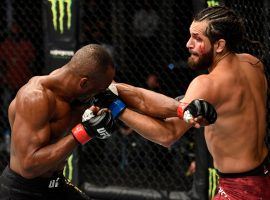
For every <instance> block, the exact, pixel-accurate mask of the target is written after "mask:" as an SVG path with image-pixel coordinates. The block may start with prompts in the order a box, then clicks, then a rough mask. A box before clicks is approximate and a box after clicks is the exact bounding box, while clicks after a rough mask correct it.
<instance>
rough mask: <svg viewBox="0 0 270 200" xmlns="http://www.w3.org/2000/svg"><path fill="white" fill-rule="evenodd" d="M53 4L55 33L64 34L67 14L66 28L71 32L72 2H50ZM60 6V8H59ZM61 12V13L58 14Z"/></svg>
mask: <svg viewBox="0 0 270 200" xmlns="http://www.w3.org/2000/svg"><path fill="white" fill-rule="evenodd" d="M48 1H49V2H51V11H52V18H53V19H52V20H53V27H54V30H55V31H60V33H61V34H63V33H64V17H65V14H67V24H66V28H67V29H68V30H69V29H70V27H71V17H72V13H71V5H72V0H48ZM57 4H58V6H57ZM58 12H59V13H58Z"/></svg>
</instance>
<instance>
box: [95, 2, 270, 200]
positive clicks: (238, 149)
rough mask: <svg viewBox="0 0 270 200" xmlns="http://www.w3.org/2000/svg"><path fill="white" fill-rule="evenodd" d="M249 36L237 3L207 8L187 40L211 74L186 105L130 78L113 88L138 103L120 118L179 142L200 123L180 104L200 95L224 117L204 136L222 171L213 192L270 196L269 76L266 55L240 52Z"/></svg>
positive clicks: (196, 63) (150, 135)
mask: <svg viewBox="0 0 270 200" xmlns="http://www.w3.org/2000/svg"><path fill="white" fill-rule="evenodd" d="M243 35H244V27H243V23H242V21H241V19H239V17H237V16H236V15H235V13H234V12H233V11H232V10H230V9H228V8H226V7H212V8H207V9H205V10H203V11H201V12H200V13H198V14H197V15H196V16H195V18H194V20H193V22H192V24H191V26H190V39H189V40H188V42H187V45H186V46H187V48H188V50H189V52H190V54H191V56H190V57H189V59H188V64H189V66H190V67H191V68H193V69H195V70H196V69H208V71H209V74H207V75H200V76H198V77H196V78H195V79H194V80H193V81H192V82H191V83H190V85H189V87H188V89H187V91H186V94H185V96H184V98H183V99H182V100H181V103H180V105H179V102H177V101H175V100H174V99H172V98H168V97H166V96H164V95H161V94H158V93H154V92H151V91H148V90H145V89H143V88H136V87H133V86H130V85H126V84H114V86H116V88H114V90H116V89H117V91H114V92H115V94H117V92H118V94H119V96H120V97H121V99H122V100H123V101H124V102H125V103H126V105H127V106H128V107H129V108H132V110H131V109H128V108H127V109H124V108H123V109H122V114H121V115H120V119H121V120H122V121H123V122H125V123H126V124H127V125H128V126H130V127H131V128H133V129H134V130H135V131H137V132H138V133H139V134H141V135H142V136H143V137H145V138H147V139H149V140H151V141H153V142H156V143H158V144H161V145H163V146H165V147H169V146H170V145H172V144H173V143H174V142H175V141H177V140H178V139H179V138H180V137H181V136H182V135H183V134H184V133H185V132H186V131H187V130H188V129H189V128H190V127H191V125H195V126H196V127H199V126H200V125H201V119H199V117H196V116H195V117H194V116H193V118H192V119H190V120H189V121H188V122H189V124H188V123H186V122H184V121H183V120H180V119H179V118H177V116H179V114H180V115H182V112H177V110H178V111H179V110H180V111H181V107H182V105H183V104H189V103H190V102H192V101H193V100H194V99H204V100H206V101H208V102H209V103H211V104H212V105H213V106H214V107H215V109H216V111H217V116H218V117H217V120H216V121H215V123H214V124H211V125H209V126H206V127H205V138H206V142H207V146H208V149H209V151H210V153H211V154H212V156H213V159H214V166H215V168H216V169H217V170H218V174H219V177H220V178H219V191H218V194H217V195H216V196H215V198H214V199H230V200H236V199H237V200H238V199H239V200H240V199H241V200H255V199H263V200H268V199H270V190H269V188H270V177H269V170H270V168H269V167H270V165H269V163H270V162H269V156H268V149H267V147H266V144H265V142H264V138H265V135H266V99H267V81H266V77H265V75H264V66H263V64H262V63H261V62H260V60H258V59H257V58H255V57H254V56H252V55H249V54H236V53H235V51H236V45H237V44H238V43H239V42H241V40H242V38H243ZM111 88H112V86H111ZM103 97H104V96H103ZM103 97H102V96H98V99H97V100H96V101H97V102H99V101H100V102H102V103H103V104H104V99H103ZM110 99H113V98H110ZM108 102H109V103H111V102H110V101H109V100H108ZM113 102H114V100H113ZM105 104H106V103H105ZM109 106H110V105H109ZM123 110H124V111H123ZM134 110H139V112H135V111H134ZM157 118H162V119H161V120H160V119H157Z"/></svg>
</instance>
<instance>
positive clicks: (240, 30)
mask: <svg viewBox="0 0 270 200" xmlns="http://www.w3.org/2000/svg"><path fill="white" fill-rule="evenodd" d="M194 21H198V22H201V21H207V22H208V23H209V24H208V27H207V28H206V31H205V35H206V36H207V37H208V38H209V40H210V42H211V43H214V42H216V41H217V40H219V39H224V40H225V41H226V46H227V49H228V50H229V51H236V49H237V44H238V43H239V42H242V41H243V39H244V34H245V27H244V23H243V20H242V19H241V18H240V17H239V16H237V15H236V13H235V12H234V11H233V10H231V9H229V8H227V7H225V6H214V7H209V8H206V9H204V10H202V11H201V12H199V13H198V14H197V15H196V16H195V17H194Z"/></svg>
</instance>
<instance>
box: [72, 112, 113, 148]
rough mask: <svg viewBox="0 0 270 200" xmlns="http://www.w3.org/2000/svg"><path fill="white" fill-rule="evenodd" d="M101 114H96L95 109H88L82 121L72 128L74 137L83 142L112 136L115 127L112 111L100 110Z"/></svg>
mask: <svg viewBox="0 0 270 200" xmlns="http://www.w3.org/2000/svg"><path fill="white" fill-rule="evenodd" d="M99 113H100V114H98V115H94V114H93V111H92V110H90V109H86V110H85V112H84V114H83V116H82V123H80V124H78V125H77V126H75V127H74V128H73V129H72V131H71V132H72V134H73V136H74V138H75V139H76V140H77V141H78V142H79V143H81V144H85V143H86V142H88V141H89V140H91V139H93V138H94V137H97V138H99V139H106V138H108V137H110V136H111V133H112V131H113V129H114V120H113V116H112V114H111V112H109V111H106V110H104V109H103V110H100V112H99Z"/></svg>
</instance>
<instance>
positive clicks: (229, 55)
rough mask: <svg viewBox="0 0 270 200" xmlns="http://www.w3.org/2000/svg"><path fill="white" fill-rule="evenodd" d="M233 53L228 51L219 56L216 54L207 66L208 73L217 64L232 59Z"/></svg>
mask: <svg viewBox="0 0 270 200" xmlns="http://www.w3.org/2000/svg"><path fill="white" fill-rule="evenodd" d="M234 55H235V54H234V53H232V52H230V51H228V52H226V53H224V54H222V55H220V56H216V58H215V59H214V62H213V64H212V65H211V66H210V67H209V68H208V71H209V73H211V72H212V71H213V70H214V69H216V68H217V67H218V66H221V65H223V62H227V61H228V60H230V59H232V57H233V56H234Z"/></svg>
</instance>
